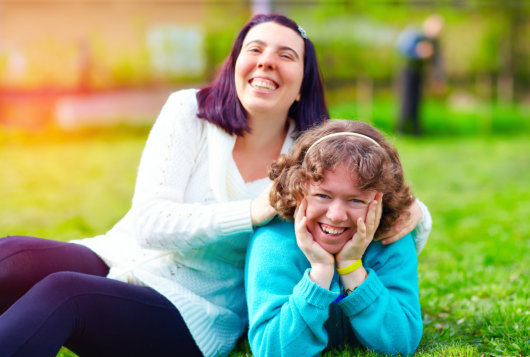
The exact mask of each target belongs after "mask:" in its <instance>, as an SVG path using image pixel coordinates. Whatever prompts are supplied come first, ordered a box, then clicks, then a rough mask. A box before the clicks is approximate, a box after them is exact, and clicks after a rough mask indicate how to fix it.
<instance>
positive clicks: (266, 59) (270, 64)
mask: <svg viewBox="0 0 530 357" xmlns="http://www.w3.org/2000/svg"><path fill="white" fill-rule="evenodd" d="M258 68H261V69H274V68H275V63H274V57H273V55H272V54H271V53H270V52H269V51H265V52H263V53H262V54H261V56H260V57H259V60H258Z"/></svg>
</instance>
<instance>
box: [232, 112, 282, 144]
mask: <svg viewBox="0 0 530 357" xmlns="http://www.w3.org/2000/svg"><path fill="white" fill-rule="evenodd" d="M248 120H249V125H250V129H251V132H250V133H245V136H244V137H238V141H240V143H241V144H244V145H245V146H246V148H247V149H258V150H260V149H263V148H267V147H271V146H276V145H278V143H280V149H281V144H283V141H284V139H285V135H286V134H287V129H288V128H289V125H288V119H287V117H286V116H284V117H273V116H264V117H262V118H256V117H251V118H249V119H248Z"/></svg>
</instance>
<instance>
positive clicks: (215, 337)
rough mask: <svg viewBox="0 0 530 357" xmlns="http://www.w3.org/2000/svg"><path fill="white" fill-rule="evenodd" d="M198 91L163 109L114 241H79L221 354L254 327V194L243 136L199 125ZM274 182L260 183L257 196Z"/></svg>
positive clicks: (174, 98)
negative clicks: (245, 173)
mask: <svg viewBox="0 0 530 357" xmlns="http://www.w3.org/2000/svg"><path fill="white" fill-rule="evenodd" d="M196 93H197V90H195V89H188V90H181V91H178V92H175V93H173V94H172V95H171V96H170V97H169V99H168V101H167V102H166V104H165V105H164V107H163V108H162V111H161V113H160V115H159V117H158V118H157V120H156V122H155V124H154V126H153V128H152V130H151V132H150V134H149V138H148V140H147V143H146V146H145V149H144V151H143V154H142V158H141V161H140V166H139V169H138V178H137V182H136V187H135V192H134V197H133V201H132V208H131V210H130V211H129V212H128V213H127V214H126V215H125V217H124V218H123V219H122V220H121V221H119V222H118V223H117V224H116V225H115V226H114V227H113V228H112V229H111V230H110V231H109V232H107V233H106V234H104V235H100V236H97V237H94V238H86V239H82V240H76V241H73V242H74V243H78V244H82V245H84V246H87V247H89V248H90V249H92V250H93V251H94V252H96V253H97V254H98V255H99V256H100V257H101V258H102V259H103V260H104V261H105V263H106V264H107V265H108V266H109V267H110V268H111V269H110V272H109V274H108V277H109V278H113V279H117V280H121V281H126V282H129V283H133V284H137V285H143V286H149V287H152V288H153V289H155V290H156V291H158V292H160V293H161V294H162V295H164V296H165V297H166V298H167V299H168V300H169V301H171V302H172V303H173V304H174V305H175V306H176V308H177V309H178V310H179V312H180V313H181V315H182V317H183V318H184V321H185V322H186V324H187V326H188V328H189V330H190V332H191V334H192V336H193V338H194V339H195V341H196V343H197V345H198V346H199V348H200V349H201V351H202V352H203V354H204V355H206V356H223V355H227V354H228V353H229V352H230V351H231V350H232V349H233V347H234V344H235V342H236V341H237V339H238V338H239V336H240V335H241V334H242V333H243V331H244V329H245V327H246V325H247V310H246V303H245V291H244V276H243V270H244V264H245V262H244V259H245V254H246V248H247V242H248V239H249V237H250V234H251V233H252V231H253V228H252V224H251V219H250V200H251V199H252V198H254V197H255V196H256V190H254V191H253V192H252V191H250V190H249V185H248V184H245V182H244V180H243V178H242V177H241V174H240V173H239V171H238V169H237V167H236V164H235V162H234V160H233V157H232V151H233V148H234V144H235V140H236V136H233V135H229V134H227V133H226V132H225V131H223V130H222V129H220V128H219V127H217V126H215V125H213V124H210V123H209V122H207V121H205V120H201V119H199V118H198V117H197V101H196V97H195V96H196ZM293 131H294V125H293V122H291V125H290V129H289V133H288V135H287V137H286V139H285V142H284V145H283V148H282V152H283V153H285V152H288V151H289V150H290V149H291V147H292V143H293V139H292V133H293ZM267 184H268V179H267V180H262V181H261V182H258V185H261V186H262V187H258V188H260V189H259V190H257V191H258V192H259V191H261V190H262V189H264V188H265V187H266V185H267ZM422 207H424V206H423V205H422ZM423 217H424V219H423V220H422V222H420V225H419V226H418V227H417V232H418V233H419V234H417V235H416V238H417V240H418V243H420V244H419V245H418V244H417V246H418V247H420V246H421V247H422V246H423V245H424V244H425V241H426V239H427V237H428V235H429V233H430V215H429V212H428V210H426V208H425V211H424V215H423ZM418 237H419V239H418ZM153 333H156V331H154V332H153Z"/></svg>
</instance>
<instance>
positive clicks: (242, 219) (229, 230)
mask: <svg viewBox="0 0 530 357" xmlns="http://www.w3.org/2000/svg"><path fill="white" fill-rule="evenodd" d="M217 216H218V219H219V222H220V224H219V226H220V233H221V235H222V236H229V235H232V234H236V233H250V232H252V221H251V219H250V200H243V201H233V202H226V203H223V204H222V205H220V207H219V208H218V212H217Z"/></svg>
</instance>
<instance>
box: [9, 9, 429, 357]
mask: <svg viewBox="0 0 530 357" xmlns="http://www.w3.org/2000/svg"><path fill="white" fill-rule="evenodd" d="M327 118H328V112H327V108H326V104H325V101H324V95H323V87H322V82H321V79H320V75H319V69H318V66H317V59H316V55H315V51H314V47H313V45H312V43H311V41H310V40H309V39H308V38H307V35H306V34H305V31H304V30H303V29H302V28H300V27H298V25H296V24H295V23H294V22H293V21H291V20H290V19H288V18H286V17H284V16H282V15H257V16H255V17H253V18H252V19H251V20H250V22H249V23H247V24H246V25H245V26H244V27H243V29H242V30H241V32H240V33H239V35H238V37H237V39H236V41H235V43H234V46H233V48H232V51H231V53H230V55H229V57H228V58H227V60H226V62H225V63H224V65H223V67H222V69H221V71H220V74H219V76H218V77H217V79H216V80H215V81H214V82H213V84H211V85H209V86H207V87H205V88H202V89H201V90H199V91H197V90H194V89H188V90H181V91H178V92H176V93H173V94H172V95H171V96H170V97H169V99H168V101H167V103H166V104H165V105H164V107H163V108H162V111H161V113H160V115H159V117H158V119H157V120H156V123H155V124H154V126H153V128H152V130H151V133H150V134H149V138H148V140H147V143H146V146H145V149H144V152H143V154H142V158H141V162H140V166H139V169H138V178H137V182H136V187H135V192H134V197H133V201H132V208H131V210H130V211H129V212H128V213H127V214H126V216H125V217H124V218H123V219H122V220H121V221H120V222H118V223H117V224H116V225H115V226H114V227H113V228H112V229H111V230H110V231H109V232H107V233H106V234H104V235H101V236H98V237H94V238H87V239H82V240H77V241H72V242H70V243H62V242H54V241H50V240H45V239H39V238H33V237H21V236H18V237H7V238H5V239H0V311H2V312H3V311H5V312H3V314H2V315H1V316H0V356H12V355H17V356H29V355H30V356H52V355H55V354H56V353H57V351H58V350H59V348H60V347H61V346H62V345H65V346H67V347H68V348H70V349H71V350H72V351H74V352H76V353H78V354H80V355H96V356H106V355H112V356H121V355H124V356H168V355H186V356H192V355H201V354H203V355H207V356H213V355H221V356H222V355H226V354H228V353H229V352H230V351H231V349H232V348H233V346H234V343H235V341H236V340H237V339H238V338H239V336H241V334H242V333H243V331H244V329H245V327H246V324H247V312H246V305H245V296H244V287H243V286H244V277H243V275H244V274H243V270H244V261H245V254H246V247H247V243H248V238H249V237H250V234H251V233H252V231H253V229H254V227H257V226H260V225H263V224H265V223H267V222H268V221H270V220H271V219H272V218H273V217H274V215H275V214H276V212H275V210H274V209H273V208H272V207H271V205H270V203H269V199H268V197H269V185H270V180H269V179H268V177H267V171H268V166H269V165H270V163H271V162H272V161H273V160H275V159H277V158H278V156H279V155H280V153H286V152H288V151H289V150H290V148H291V146H292V143H293V140H294V139H293V136H294V135H295V134H296V133H298V132H299V131H302V130H305V129H307V128H309V127H311V126H313V125H315V124H318V123H320V122H322V121H324V120H326V119H327ZM419 207H420V206H419V205H416V206H415V208H414V209H412V210H411V212H412V215H411V217H410V218H408V219H405V220H403V222H401V224H399V225H396V226H395V230H394V232H398V231H400V230H402V229H405V230H407V231H410V230H412V229H413V228H414V226H416V225H417V224H418V221H420V217H421V216H423V218H422V220H421V221H420V223H419V225H418V227H424V226H425V222H428V220H429V216H428V214H422V212H421V210H420V208H419ZM416 231H418V229H416ZM391 235H392V234H391ZM426 235H428V232H427V234H423V237H426ZM395 236H396V233H393V237H392V236H391V237H390V238H387V239H389V240H390V241H392V240H393V239H395ZM421 236H422V234H420V235H419V237H421ZM423 240H425V239H423Z"/></svg>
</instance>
